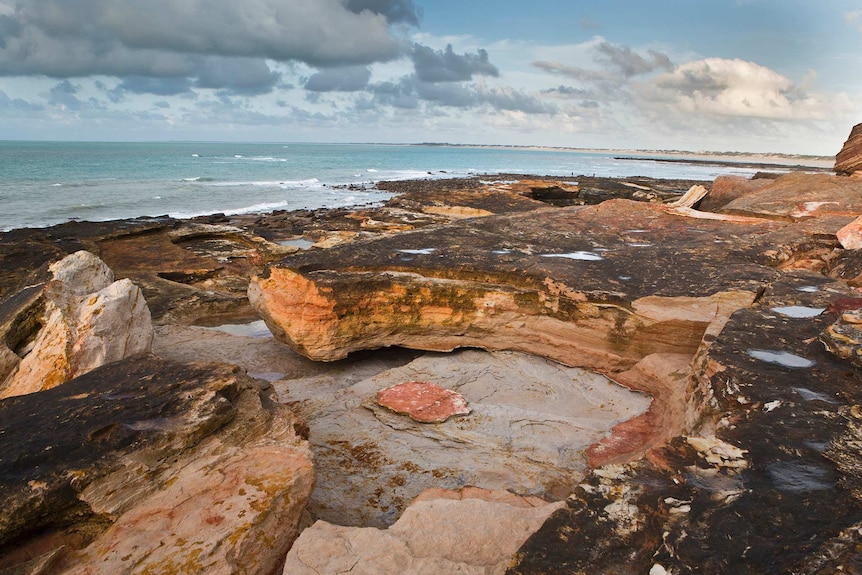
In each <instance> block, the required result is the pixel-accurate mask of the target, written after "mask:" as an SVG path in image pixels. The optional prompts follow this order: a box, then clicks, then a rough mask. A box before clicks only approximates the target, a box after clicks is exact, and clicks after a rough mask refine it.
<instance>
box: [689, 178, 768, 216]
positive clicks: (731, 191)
mask: <svg viewBox="0 0 862 575" xmlns="http://www.w3.org/2000/svg"><path fill="white" fill-rule="evenodd" d="M770 182H772V180H771V179H748V178H744V177H742V176H719V177H717V178H716V179H715V181H714V182H713V183H712V186H711V187H710V190H709V194H708V195H707V196H706V197H705V198H703V200H701V202H700V205H699V206H698V209H700V210H703V211H705V212H716V211H718V210H719V209H721V208H723V207H724V206H726V205H727V204H729V203H730V202H732V201H733V200H736V199H737V198H741V197H743V196H746V195H748V194H750V193H752V192H755V191H757V190H759V189H761V188H763V187H765V186H767V185H769V184H770Z"/></svg>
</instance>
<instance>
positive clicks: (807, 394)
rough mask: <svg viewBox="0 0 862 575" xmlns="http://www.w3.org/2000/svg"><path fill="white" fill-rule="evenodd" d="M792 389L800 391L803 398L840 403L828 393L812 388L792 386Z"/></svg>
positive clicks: (834, 403) (833, 403)
mask: <svg viewBox="0 0 862 575" xmlns="http://www.w3.org/2000/svg"><path fill="white" fill-rule="evenodd" d="M790 389H792V390H793V391H795V392H796V393H798V394H799V395H800V397H802V399H804V400H805V401H822V402H824V403H829V404H832V405H838V402H837V401H835V399H833V398H832V397H830V396H828V395H826V394H825V393H820V392H817V391H811V390H810V389H806V388H804V387H791V388H790Z"/></svg>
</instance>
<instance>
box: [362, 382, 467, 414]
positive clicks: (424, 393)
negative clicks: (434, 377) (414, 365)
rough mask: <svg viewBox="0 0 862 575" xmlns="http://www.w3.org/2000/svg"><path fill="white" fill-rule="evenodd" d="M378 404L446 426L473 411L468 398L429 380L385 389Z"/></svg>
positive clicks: (378, 399) (400, 384)
mask: <svg viewBox="0 0 862 575" xmlns="http://www.w3.org/2000/svg"><path fill="white" fill-rule="evenodd" d="M377 404H378V405H381V406H383V407H385V408H387V409H391V410H392V411H394V412H395V413H401V414H403V415H407V416H409V417H410V418H411V419H413V420H415V421H418V422H420V423H443V422H444V421H446V420H447V419H449V418H450V417H452V416H455V415H468V414H469V413H470V411H471V410H470V408H469V407H468V405H467V400H466V399H464V396H462V395H460V394H458V393H455V392H454V391H451V390H448V389H443V388H442V387H440V386H439V385H434V384H433V383H430V382H427V381H407V382H404V383H399V384H396V385H393V386H392V387H387V388H386V389H381V390H380V391H378V392H377Z"/></svg>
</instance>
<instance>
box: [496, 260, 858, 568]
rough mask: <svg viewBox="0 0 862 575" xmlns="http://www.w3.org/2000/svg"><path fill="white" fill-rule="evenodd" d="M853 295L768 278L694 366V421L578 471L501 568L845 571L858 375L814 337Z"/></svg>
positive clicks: (851, 531)
mask: <svg viewBox="0 0 862 575" xmlns="http://www.w3.org/2000/svg"><path fill="white" fill-rule="evenodd" d="M859 302H860V300H859V297H858V294H857V293H856V292H855V291H853V290H850V289H847V288H846V286H844V285H842V284H841V283H840V282H834V281H830V280H826V279H824V278H822V277H819V276H816V275H813V274H802V273H797V274H787V275H785V276H783V277H782V278H781V279H780V280H778V281H775V282H773V283H772V284H771V285H770V287H769V288H768V289H767V290H766V292H765V294H764V296H763V297H762V298H761V299H760V300H759V301H758V303H757V304H756V305H755V306H753V307H751V308H749V309H746V310H741V311H739V312H737V313H736V314H734V316H733V317H732V318H731V320H730V321H729V322H728V324H727V325H726V326H725V328H724V330H723V331H722V332H721V334H720V335H719V336H718V337H717V338H716V340H715V341H714V342H713V344H712V345H711V346H710V347H709V348H708V350H706V352H705V354H704V356H703V357H702V361H701V362H700V367H699V368H698V369H697V370H696V371H695V373H694V375H695V378H696V380H697V381H698V385H700V386H701V387H702V389H703V390H704V393H705V395H704V397H705V398H707V403H708V404H709V405H711V406H712V409H711V410H710V411H711V416H710V417H709V418H708V419H707V420H706V425H704V426H703V427H700V428H696V429H693V430H692V431H690V432H688V433H687V435H686V436H682V437H677V438H674V439H672V440H671V441H669V442H668V443H667V445H665V446H664V447H661V448H658V449H655V450H653V451H651V452H650V453H648V454H647V457H646V458H645V459H643V460H641V461H638V462H636V463H632V464H629V465H624V466H623V465H617V466H607V467H604V468H601V469H597V470H595V471H594V472H593V473H591V474H590V475H589V476H588V478H587V480H586V481H585V482H584V484H583V485H582V486H581V487H579V488H578V489H577V490H576V491H575V494H574V496H573V497H572V498H570V499H569V501H568V503H567V508H566V509H564V510H562V511H560V512H558V513H556V514H555V515H554V516H552V517H551V518H550V519H549V521H548V522H547V523H546V524H545V525H544V526H543V527H542V529H541V530H539V532H538V533H536V534H535V535H534V536H533V537H531V539H530V540H529V541H528V542H527V543H526V544H525V545H524V547H523V548H522V549H521V550H520V551H519V553H518V559H517V562H516V565H514V566H513V567H512V568H511V569H510V571H509V573H511V574H538V573H542V574H560V575H562V574H564V573H565V574H568V573H581V572H585V573H596V574H610V573H614V574H619V573H624V574H628V573H631V574H635V573H648V572H651V570H655V571H656V572H658V573H665V572H667V573H695V572H697V573H752V574H754V573H808V574H821V573H824V574H825V573H841V572H854V571H855V570H858V565H859V561H860V551H859V534H858V530H859V525H860V521H862V497H860V492H859V489H858V485H859V483H858V481H859V478H860V477H862V472H860V470H862V453H860V449H859V445H860V443H859V438H860V437H862V435H860V430H862V423H860V422H862V419H860V414H859V405H860V402H862V392H860V390H862V386H860V385H859V384H860V381H862V371H860V370H859V369H858V368H856V367H855V366H854V365H852V364H851V363H848V362H846V361H844V360H842V359H839V357H838V356H836V355H833V354H832V353H830V352H829V351H827V350H826V349H825V348H824V346H823V345H822V344H821V343H820V341H818V340H819V339H820V338H822V337H823V336H822V334H823V333H824V330H826V329H827V328H829V327H830V326H832V325H833V323H834V322H835V320H836V316H837V315H841V314H842V312H843V310H846V309H847V306H852V307H854V308H855V307H856V306H858V305H859ZM843 325H847V323H846V322H844V324H843ZM844 335H845V336H846V335H847V333H846V332H844ZM844 343H845V344H846V343H847V340H846V339H845V340H844ZM856 346H857V347H858V343H857V344H856ZM838 351H839V353H838V355H842V353H841V352H840V350H838ZM846 351H847V348H846V347H845V352H846ZM847 355H848V356H857V357H858V354H857V353H856V352H852V353H849V354H847ZM854 360H855V358H854ZM572 541H577V544H572ZM656 566H658V567H656Z"/></svg>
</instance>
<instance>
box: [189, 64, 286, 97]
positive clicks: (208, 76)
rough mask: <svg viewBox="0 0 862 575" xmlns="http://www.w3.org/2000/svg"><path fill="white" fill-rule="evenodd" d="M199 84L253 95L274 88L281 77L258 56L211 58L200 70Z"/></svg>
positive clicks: (198, 73)
mask: <svg viewBox="0 0 862 575" xmlns="http://www.w3.org/2000/svg"><path fill="white" fill-rule="evenodd" d="M197 78H198V80H197V86H198V87H200V88H212V89H218V90H227V91H229V92H232V93H234V94H240V95H245V96H253V95H256V94H266V93H269V92H271V91H272V89H273V88H274V87H275V85H276V84H277V83H278V82H279V80H280V79H281V74H279V73H277V72H273V71H272V70H271V69H270V68H269V66H268V65H267V63H266V62H265V61H264V60H258V59H256V58H207V59H205V60H204V62H203V63H202V65H201V66H200V68H199V70H198V72H197Z"/></svg>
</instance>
